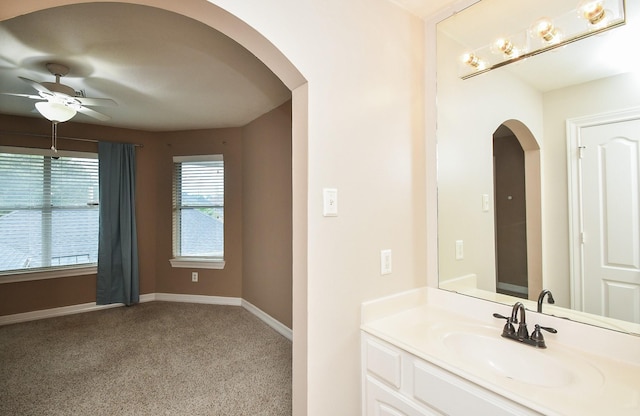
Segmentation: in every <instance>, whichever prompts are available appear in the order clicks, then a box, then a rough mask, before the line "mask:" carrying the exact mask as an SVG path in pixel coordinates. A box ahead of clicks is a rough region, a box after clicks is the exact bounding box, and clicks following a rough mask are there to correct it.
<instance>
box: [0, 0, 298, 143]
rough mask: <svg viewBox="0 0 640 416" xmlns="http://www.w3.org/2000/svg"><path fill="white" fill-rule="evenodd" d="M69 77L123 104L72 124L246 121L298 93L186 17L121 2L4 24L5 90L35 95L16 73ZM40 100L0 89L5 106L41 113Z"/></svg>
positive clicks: (0, 58) (0, 107)
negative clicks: (57, 71)
mask: <svg viewBox="0 0 640 416" xmlns="http://www.w3.org/2000/svg"><path fill="white" fill-rule="evenodd" d="M48 62H55V63H61V64H64V65H66V66H68V67H70V69H71V70H70V73H69V74H68V75H67V76H65V77H63V78H62V80H61V82H62V83H63V84H66V85H68V86H70V87H72V88H73V89H75V90H76V91H78V90H82V91H83V92H84V93H85V95H86V96H87V97H95V98H110V99H113V100H115V101H116V102H117V103H118V106H117V107H92V108H93V109H95V110H97V111H100V112H102V113H104V114H106V115H108V116H110V117H111V120H110V121H107V122H101V121H98V120H95V119H93V118H90V117H88V116H86V115H84V114H78V115H76V116H75V118H74V119H73V120H74V121H78V122H84V123H92V124H105V125H111V126H117V127H127V128H135V129H142V130H149V131H166V130H184V129H201V128H220V127H234V126H242V125H245V124H247V123H248V122H250V121H252V120H254V119H255V118H257V117H258V116H260V115H262V114H264V113H266V112H268V111H270V110H272V109H273V108H275V107H277V106H279V105H280V104H282V103H284V102H285V101H287V100H288V99H290V98H291V92H290V91H289V89H288V88H287V87H286V86H285V85H284V84H283V83H282V82H281V81H280V80H279V79H278V78H277V77H276V76H275V75H274V74H273V73H272V72H271V71H270V70H269V69H268V68H267V67H266V66H265V65H264V64H263V63H262V62H261V61H259V60H258V59H257V58H256V57H255V56H254V55H252V54H251V53H250V52H249V51H247V50H246V49H244V48H243V47H241V46H240V45H238V44H237V43H236V42H234V41H233V40H231V39H229V38H228V37H226V36H225V35H223V34H221V33H220V32H217V31H216V30H213V29H212V28H210V27H208V26H206V25H204V24H202V23H200V22H197V21H194V20H192V19H189V18H187V17H184V16H181V15H178V14H175V13H171V12H168V11H164V10H161V9H156V8H150V7H146V6H138V5H131V4H123V3H88V4H78V5H71V6H63V7H56V8H51V9H47V10H43V11H39V12H35V13H31V14H27V15H23V16H19V17H16V18H13V19H10V20H6V21H3V22H0V92H9V93H18V94H34V93H36V91H35V90H34V89H33V88H32V87H31V86H30V85H29V84H28V83H26V82H24V81H23V80H21V79H19V78H18V77H19V76H21V77H25V78H29V79H32V80H35V81H38V82H43V81H46V82H53V81H54V77H53V76H52V75H51V74H50V73H49V72H48V70H47V69H46V67H45V65H46V63H48ZM35 102H36V101H35V100H31V99H28V98H22V97H14V96H8V95H0V113H5V114H16V115H26V116H33V117H40V115H39V114H37V113H35V112H34V111H35V110H34V103H35Z"/></svg>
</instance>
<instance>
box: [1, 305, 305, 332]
mask: <svg viewBox="0 0 640 416" xmlns="http://www.w3.org/2000/svg"><path fill="white" fill-rule="evenodd" d="M153 301H164V302H184V303H204V304H209V305H227V306H242V307H243V308H245V309H246V310H247V311H249V312H251V313H252V314H254V315H255V316H256V317H258V318H259V319H260V320H262V321H263V322H265V323H266V324H267V325H269V326H270V327H271V328H273V329H274V330H275V331H276V332H278V333H279V334H280V335H282V336H284V337H285V338H287V339H288V340H290V341H292V340H293V331H292V330H291V329H289V328H287V327H286V326H285V325H284V324H282V323H281V322H279V321H277V320H276V319H274V318H273V317H271V316H270V315H268V314H267V313H266V312H264V311H262V310H261V309H259V308H258V307H256V306H254V305H252V304H251V303H250V302H247V301H246V300H244V299H242V298H236V297H225V296H206V295H181V294H174V293H147V294H144V295H140V302H141V303H143V302H153ZM120 306H124V304H123V303H112V304H110V305H96V303H95V302H90V303H82V304H79V305H71V306H62V307H59V308H52V309H42V310H39V311H32V312H24V313H16V314H13V315H4V316H0V326H2V325H9V324H17V323H20V322H27V321H35V320H38V319H45V318H54V317H57V316H65V315H72V314H75V313H84V312H92V311H98V310H102V309H110V308H117V307H120Z"/></svg>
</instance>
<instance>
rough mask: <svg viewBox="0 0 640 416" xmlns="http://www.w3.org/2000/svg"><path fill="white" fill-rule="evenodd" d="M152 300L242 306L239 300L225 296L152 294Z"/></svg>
mask: <svg viewBox="0 0 640 416" xmlns="http://www.w3.org/2000/svg"><path fill="white" fill-rule="evenodd" d="M153 295H154V299H153V300H160V301H164V302H184V303H206V304H208V305H229V306H242V299H241V298H233V297H227V296H206V295H181V294H176V293H154V294H153Z"/></svg>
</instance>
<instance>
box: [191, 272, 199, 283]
mask: <svg viewBox="0 0 640 416" xmlns="http://www.w3.org/2000/svg"><path fill="white" fill-rule="evenodd" d="M191 281H192V282H197V281H198V272H191Z"/></svg>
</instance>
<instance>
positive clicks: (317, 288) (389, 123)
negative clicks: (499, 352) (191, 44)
mask: <svg viewBox="0 0 640 416" xmlns="http://www.w3.org/2000/svg"><path fill="white" fill-rule="evenodd" d="M78 2H81V0H9V1H5V2H3V7H2V11H0V19H6V18H8V17H12V16H15V15H17V14H22V13H26V12H29V11H34V10H39V9H44V8H48V7H53V6H55V5H62V4H72V3H78ZM130 2H132V3H140V4H148V5H154V6H158V7H163V8H166V9H168V10H174V11H179V12H181V13H183V14H185V15H188V16H190V17H193V18H195V19H198V20H201V21H203V22H205V23H208V24H211V25H214V26H215V27H216V28H218V29H220V30H222V31H223V32H224V33H227V34H228V35H229V36H231V37H232V38H233V39H235V40H237V41H239V42H241V43H242V44H243V45H245V46H246V47H247V48H248V49H249V50H251V51H252V52H253V53H254V54H256V55H257V56H258V57H259V58H261V59H263V60H264V61H265V63H266V64H267V65H268V66H269V67H270V68H272V70H274V72H275V73H276V74H277V75H279V76H280V77H281V78H282V79H283V81H284V82H285V84H287V85H288V86H289V87H290V88H292V89H295V90H294V92H293V114H294V119H293V124H294V127H293V129H294V133H293V135H294V138H293V154H294V156H293V158H294V161H293V165H294V167H293V171H294V178H293V181H294V189H293V191H294V212H293V216H294V220H293V222H294V231H293V233H294V236H293V242H294V267H293V270H294V318H293V326H294V328H293V330H294V347H293V351H294V369H293V372H294V413H295V414H296V415H301V414H304V413H307V414H309V415H329V414H330V415H357V414H359V413H360V379H359V370H360V368H359V355H360V354H359V342H358V337H359V319H360V316H359V310H360V303H361V302H362V301H364V300H368V299H372V298H375V297H379V296H382V295H385V294H390V293H394V292H398V291H402V290H406V289H410V288H414V287H418V286H422V285H424V284H425V282H426V277H425V273H426V259H425V257H426V256H425V252H426V247H425V244H426V243H425V241H426V235H425V226H426V225H425V205H426V203H425V200H426V191H425V162H424V160H425V146H424V85H423V77H424V59H423V55H424V37H423V22H422V21H421V20H420V19H418V18H417V17H415V16H413V15H410V14H409V13H408V12H406V11H404V10H403V9H401V8H399V7H398V6H396V5H394V4H393V3H391V2H389V1H387V0H367V1H362V0H360V1H352V0H349V1H344V0H307V1H299V0H269V1H266V0H243V1H237V0H212V1H211V3H214V4H215V5H218V6H220V8H222V9H225V10H227V11H228V12H230V13H231V15H227V14H225V13H221V11H220V10H219V9H218V8H216V7H214V6H212V5H207V4H206V3H204V2H202V1H199V0H185V1H180V2H175V1H171V0H140V1H135V0H131V1H130ZM232 15H234V16H236V17H237V18H239V19H240V20H241V21H244V22H246V24H248V26H250V27H252V28H253V29H255V30H256V31H257V33H258V34H261V35H262V36H264V39H263V38H261V37H260V36H257V35H256V33H255V32H253V31H252V30H250V29H248V28H246V27H243V25H242V24H241V23H242V22H241V21H239V20H238V19H237V18H236V17H234V16H232ZM265 39H266V40H267V41H268V42H265ZM270 44H272V45H275V47H276V49H273V48H271V47H270ZM283 57H284V58H285V59H283ZM287 61H288V62H287ZM289 63H290V64H292V65H289ZM296 69H297V71H299V73H298V72H297V71H296ZM305 81H306V82H307V84H306V85H305ZM307 97H308V101H307ZM307 108H308V112H307V111H306V110H307ZM303 113H304V114H303ZM305 127H306V128H305ZM307 150H308V157H307V156H306V153H307ZM323 187H336V188H337V189H338V191H339V210H340V211H339V216H338V217H335V218H325V217H323V216H322V201H321V196H322V188H323ZM307 190H308V193H307ZM306 204H308V208H306V207H305V205H306ZM387 248H389V249H391V250H392V251H393V273H392V274H391V275H390V276H384V277H383V276H381V275H380V270H379V264H380V261H379V257H380V250H381V249H387ZM305 252H306V256H305V255H304V254H305ZM305 392H306V394H305ZM305 396H306V397H305Z"/></svg>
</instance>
